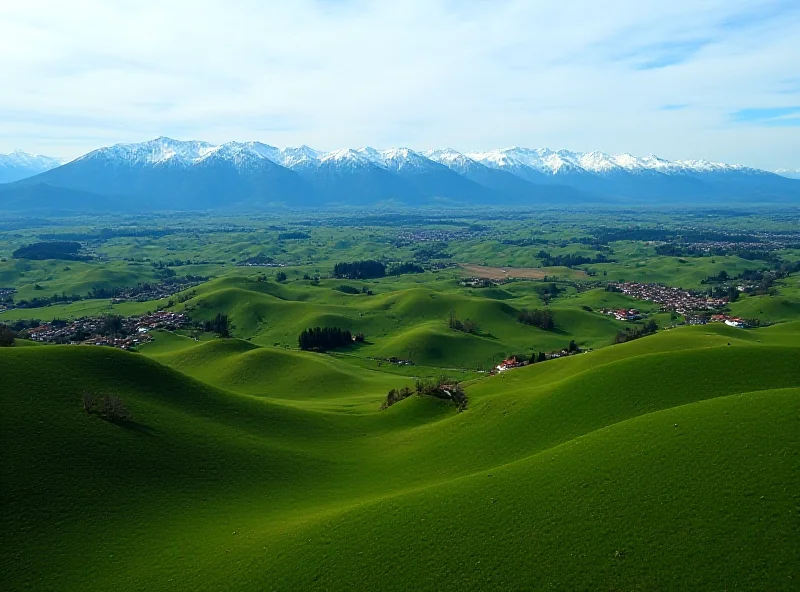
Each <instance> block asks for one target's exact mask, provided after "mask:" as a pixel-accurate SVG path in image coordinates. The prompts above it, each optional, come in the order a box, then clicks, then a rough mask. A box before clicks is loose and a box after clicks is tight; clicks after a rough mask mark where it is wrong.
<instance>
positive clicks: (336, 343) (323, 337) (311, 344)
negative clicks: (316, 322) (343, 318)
mask: <svg viewBox="0 0 800 592" xmlns="http://www.w3.org/2000/svg"><path fill="white" fill-rule="evenodd" d="M352 343H353V334H352V333H350V331H348V330H346V329H345V330H342V329H339V328H338V327H313V328H311V329H304V330H303V332H302V333H300V337H299V338H298V344H299V345H300V349H302V350H306V351H308V350H315V351H328V350H329V349H336V348H337V347H344V346H345V345H351V344H352Z"/></svg>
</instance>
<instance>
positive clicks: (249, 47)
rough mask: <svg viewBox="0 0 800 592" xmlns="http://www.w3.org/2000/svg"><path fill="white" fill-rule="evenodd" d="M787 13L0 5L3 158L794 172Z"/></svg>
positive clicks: (658, 7)
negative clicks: (292, 153)
mask: <svg viewBox="0 0 800 592" xmlns="http://www.w3.org/2000/svg"><path fill="white" fill-rule="evenodd" d="M798 64H800V1H798V0H788V1H787V0H775V1H765V2H754V1H737V0H691V1H689V0H671V1H670V2H642V1H641V0H638V1H633V0H609V1H607V2H592V1H590V0H585V1H581V2H575V1H570V0H562V1H561V2H557V3H551V2H536V1H533V0H472V1H467V0H463V1H457V0H403V1H402V2H398V1H396V0H391V1H382V0H372V1H362V0H292V1H291V2H287V1H285V0H281V1H271V0H264V1H258V0H237V1H236V2H222V1H212V0H194V1H191V2H190V1H185V0H171V1H169V2H164V1H163V0H161V1H154V0H138V1H134V0H74V1H73V2H69V3H64V2H60V1H56V0H51V1H42V0H26V1H25V2H2V3H0V88H2V89H3V90H2V92H0V152H8V151H11V150H14V149H22V150H26V151H29V152H36V153H45V154H52V155H58V156H66V157H71V156H77V155H79V154H82V153H84V152H86V151H88V150H90V149H93V148H97V147H100V146H104V145H108V144H113V143H116V142H135V141H142V140H146V139H150V138H153V137H156V136H160V135H168V136H171V137H176V138H179V139H203V140H208V141H211V142H224V141H228V140H240V141H244V140H259V141H263V142H266V143H269V144H273V145H277V146H287V145H299V144H309V145H311V146H314V147H317V148H319V149H323V150H331V149H336V148H340V147H344V146H348V147H358V146H362V145H372V146H376V147H388V146H409V147H412V148H415V149H420V150H422V149H426V148H431V147H452V148H456V149H458V150H462V151H469V150H482V149H490V148H496V147H508V146H513V145H520V146H528V147H541V146H546V147H549V148H554V149H558V148H569V149H572V150H581V151H588V150H602V151H605V152H617V153H618V152H631V153H633V154H637V155H644V154H656V155H658V156H661V157H664V158H669V159H680V158H705V159H708V160H716V161H722V162H734V163H742V164H747V165H751V166H758V167H761V168H767V169H776V168H800V66H798Z"/></svg>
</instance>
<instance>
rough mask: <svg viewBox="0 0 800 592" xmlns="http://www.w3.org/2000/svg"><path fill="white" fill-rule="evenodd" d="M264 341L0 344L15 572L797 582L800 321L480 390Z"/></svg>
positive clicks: (243, 578) (60, 577) (172, 582)
mask: <svg viewBox="0 0 800 592" xmlns="http://www.w3.org/2000/svg"><path fill="white" fill-rule="evenodd" d="M420 296H424V298H429V296H427V295H424V294H423V295H417V296H415V297H416V298H420ZM270 297H271V298H273V299H276V300H278V301H280V302H284V303H290V305H296V304H297V303H298V301H296V300H288V299H287V300H281V299H279V298H276V297H275V296H274V295H270ZM424 298H420V299H423V300H424ZM434 300H435V299H434ZM373 302H375V303H376V304H375V305H374V306H380V305H385V306H387V310H391V309H392V308H395V309H397V310H399V311H400V312H399V313H398V314H401V313H402V314H408V315H417V318H422V319H423V320H424V318H425V317H424V315H425V314H426V313H425V311H421V312H420V311H418V310H417V309H418V308H419V307H418V304H419V303H418V302H417V303H415V304H414V305H413V306H410V307H409V310H408V311H403V310H402V306H403V301H402V300H392V299H391V298H389V297H388V296H387V297H385V298H384V299H383V300H381V298H380V297H375V298H374V300H373ZM504 302H505V301H503V302H498V305H499V308H496V309H495V308H493V309H491V310H494V311H495V312H494V314H496V315H497V318H498V319H501V318H502V316H503V315H504V314H505V313H504V310H505V309H504V308H503V303H504ZM466 304H469V301H468V300H467V302H465V305H466ZM435 306H441V305H440V304H438V303H437V304H436V305H435ZM435 306H432V309H433V308H435ZM493 306H494V305H493ZM431 314H438V312H431ZM586 314H587V315H588V314H591V313H586ZM358 318H361V317H358ZM354 320H355V319H354ZM428 322H432V321H428ZM514 322H515V321H514ZM424 324H425V323H424V322H423V325H424ZM498 326H500V325H498ZM525 329H527V328H525ZM431 331H432V332H434V333H435V332H439V333H441V330H440V329H435V330H434V329H431ZM457 337H458V338H465V339H470V340H471V339H487V338H480V337H474V336H463V337H462V335H461V334H458V336H457ZM253 341H254V342H253V343H250V342H247V341H242V340H224V341H223V340H215V341H210V342H207V343H200V344H197V343H186V342H182V341H180V340H179V339H175V340H173V341H169V340H166V341H165V342H164V343H163V344H162V346H160V349H155V350H153V351H152V358H148V357H145V356H144V355H141V354H130V353H125V352H120V351H116V350H108V349H102V348H89V347H60V346H52V347H36V348H9V349H5V350H0V404H1V405H2V407H1V408H0V447H1V448H2V450H3V451H4V461H3V463H2V465H1V466H2V471H3V474H2V479H0V482H2V484H3V485H2V501H3V503H2V510H0V519H1V520H2V530H1V531H0V532H1V533H2V534H0V548H2V551H1V552H0V553H1V554H2V555H1V556H0V558H1V560H2V573H3V574H4V587H5V589H10V590H22V589H81V590H108V589H116V590H135V589H143V588H144V589H171V590H215V589H236V590H263V589H278V590H296V589H309V590H313V589H319V590H339V589H341V590H344V589H353V588H361V589H385V590H405V589H408V590H412V589H413V590H418V589H437V590H447V589H452V590H464V589H468V590H487V589H497V590H508V589H626V590H628V589H642V590H652V589H731V588H743V589H770V590H790V589H792V588H793V587H794V586H793V581H794V578H796V577H797V569H798V560H797V557H798V555H797V547H796V542H795V539H796V533H797V532H798V528H799V527H800V518H798V515H797V512H796V505H797V496H796V491H798V490H800V454H798V446H797V433H798V429H797V428H798V425H800V424H798V420H800V416H798V409H799V406H800V340H798V326H797V324H784V325H776V326H774V327H770V328H767V329H763V330H758V331H741V330H735V329H732V328H729V327H723V326H705V327H691V328H685V329H675V330H670V331H666V332H663V333H660V334H658V335H655V336H652V337H647V338H643V339H640V340H637V341H634V342H631V343H627V344H624V345H621V346H615V347H609V348H605V349H602V350H599V351H597V352H593V353H589V354H584V355H580V356H574V357H571V358H566V359H561V360H554V361H550V362H546V363H542V364H537V365H534V366H530V367H528V368H524V369H520V370H515V371H511V372H508V373H505V374H503V375H500V376H496V377H492V378H486V379H481V380H475V381H474V382H472V383H471V384H470V385H469V386H468V387H467V393H468V396H469V398H470V403H469V408H468V409H467V411H465V412H463V413H457V412H456V411H455V410H454V409H453V407H452V406H449V405H447V404H446V403H444V402H441V401H438V400H429V399H423V398H419V397H412V398H410V399H407V400H405V401H403V402H401V403H398V404H397V405H395V406H393V407H392V408H390V409H389V410H387V411H378V410H377V403H378V399H379V395H380V394H382V393H384V392H385V389H386V388H387V387H398V386H401V385H402V384H403V383H404V381H406V380H410V378H409V377H404V376H401V375H391V374H385V373H382V372H378V371H377V370H375V369H368V368H366V367H361V366H358V365H356V364H352V363H350V362H349V361H348V360H347V357H346V356H324V355H320V354H309V353H301V352H296V351H286V350H283V349H279V348H273V347H259V346H258V345H257V344H256V343H255V341H256V340H255V339H254V340H253ZM156 343H158V340H157V341H156ZM154 345H155V344H154ZM473 345H474V344H473V343H469V344H464V347H465V348H466V347H470V348H471V347H473ZM379 346H380V344H379V343H377V342H376V343H375V345H374V347H375V348H378V347H379ZM145 351H146V350H145ZM359 359H361V358H359ZM167 365H169V366H170V367H168V366H167ZM303 377H305V378H303ZM303 380H305V381H306V382H304V383H302V385H303V386H300V387H298V386H297V385H299V384H301V383H300V382H298V381H303ZM215 385H216V386H215ZM219 386H224V387H225V390H223V389H222V388H218V387H219ZM86 389H90V390H92V391H95V392H98V393H114V394H117V395H119V396H120V397H121V398H122V399H123V400H124V401H125V402H126V403H127V404H128V406H129V407H130V409H131V411H132V413H133V415H134V423H131V424H127V425H122V426H121V425H114V424H110V423H107V422H104V421H103V420H101V419H100V418H98V417H97V416H87V415H86V414H84V413H83V411H82V409H81V406H80V397H81V393H82V392H83V391H84V390H86ZM354 411H356V413H354ZM43 550H46V552H43Z"/></svg>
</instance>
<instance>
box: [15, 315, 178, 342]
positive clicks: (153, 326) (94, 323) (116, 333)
mask: <svg viewBox="0 0 800 592" xmlns="http://www.w3.org/2000/svg"><path fill="white" fill-rule="evenodd" d="M189 324H190V321H189V319H188V318H187V317H186V315H184V314H181V313H174V312H168V311H164V310H160V311H158V312H154V313H150V314H146V315H142V316H138V317H125V318H123V317H85V318H82V319H77V320H75V321H71V322H66V321H58V320H54V321H51V322H49V323H42V324H41V325H39V326H38V327H32V328H30V329H27V330H26V332H27V336H28V338H29V339H31V340H32V341H37V342H39V343H58V344H72V345H78V344H82V345H105V346H110V347H116V348H119V349H125V350H130V349H133V348H135V347H137V346H139V345H142V344H144V343H147V342H149V341H152V340H153V336H152V335H151V334H150V333H151V331H155V330H158V329H161V330H166V331H175V330H176V329H180V328H184V327H187V326H188V325H189Z"/></svg>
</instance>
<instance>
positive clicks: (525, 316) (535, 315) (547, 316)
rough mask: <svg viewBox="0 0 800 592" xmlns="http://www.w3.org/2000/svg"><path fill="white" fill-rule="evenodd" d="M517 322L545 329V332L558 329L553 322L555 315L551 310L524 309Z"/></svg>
mask: <svg viewBox="0 0 800 592" xmlns="http://www.w3.org/2000/svg"><path fill="white" fill-rule="evenodd" d="M517 320H518V321H519V322H520V323H522V324H524V325H532V326H534V327H539V328H540V329H544V330H545V331H552V330H553V329H555V328H556V324H555V321H554V320H553V313H552V312H550V311H549V310H538V309H534V310H526V309H522V310H521V311H520V313H519V316H518V317H517Z"/></svg>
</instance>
